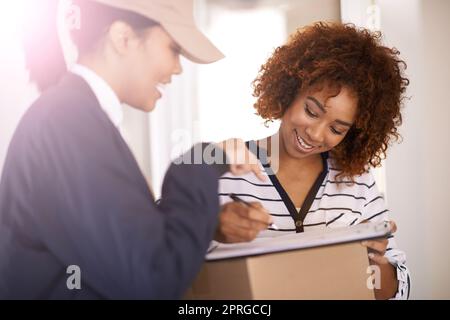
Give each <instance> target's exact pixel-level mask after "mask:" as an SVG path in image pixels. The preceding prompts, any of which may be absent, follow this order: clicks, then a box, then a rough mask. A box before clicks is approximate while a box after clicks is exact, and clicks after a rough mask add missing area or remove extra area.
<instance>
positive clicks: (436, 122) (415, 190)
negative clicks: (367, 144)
mask: <svg viewBox="0 0 450 320" xmlns="http://www.w3.org/2000/svg"><path fill="white" fill-rule="evenodd" d="M379 4H380V8H381V28H382V31H383V32H384V34H385V36H386V41H387V43H389V44H392V45H395V46H396V47H397V48H398V49H399V50H400V51H401V53H402V57H403V58H404V59H405V60H406V61H407V63H408V70H407V73H408V75H409V77H410V80H411V85H410V87H409V96H410V97H411V100H410V101H409V102H408V103H407V104H406V108H405V110H404V125H403V126H402V128H401V133H402V135H403V136H404V141H403V143H402V144H400V145H397V146H394V147H393V148H392V149H391V151H390V152H389V155H388V159H387V166H386V174H387V176H386V179H387V192H388V194H389V205H390V208H391V211H392V212H393V216H394V218H395V219H396V220H397V222H398V224H399V232H398V242H399V244H400V246H401V247H402V248H403V249H404V250H405V251H406V253H407V255H408V261H409V267H410V269H411V273H412V277H411V280H412V291H411V298H418V299H449V298H450V274H449V271H450V258H449V249H448V244H449V243H450V233H449V232H448V227H450V216H449V213H450V210H449V205H448V196H449V195H450V192H449V189H448V186H449V181H450V169H449V166H448V158H449V156H450V151H449V147H450V144H449V143H448V138H449V137H450V126H449V120H450V102H449V100H448V92H449V89H450V86H449V80H448V75H449V71H450V61H449V60H448V57H447V56H448V52H449V51H450V38H449V36H448V30H450V1H448V0H431V1H430V0H427V1H425V0H396V1H392V0H382V1H379Z"/></svg>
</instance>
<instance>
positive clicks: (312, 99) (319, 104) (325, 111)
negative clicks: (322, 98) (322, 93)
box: [306, 96, 327, 113]
mask: <svg viewBox="0 0 450 320" xmlns="http://www.w3.org/2000/svg"><path fill="white" fill-rule="evenodd" d="M306 99H308V100H311V101H312V102H314V103H315V104H316V105H317V106H318V107H319V108H320V110H322V112H323V113H327V110H325V107H324V106H323V105H322V104H321V103H320V102H319V101H318V100H317V99H316V98H314V97H310V96H308V97H306Z"/></svg>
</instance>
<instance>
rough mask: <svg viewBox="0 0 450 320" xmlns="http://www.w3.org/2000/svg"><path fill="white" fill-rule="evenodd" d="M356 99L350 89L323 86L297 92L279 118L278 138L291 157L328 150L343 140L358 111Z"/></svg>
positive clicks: (302, 156) (305, 155) (301, 156)
mask: <svg viewBox="0 0 450 320" xmlns="http://www.w3.org/2000/svg"><path fill="white" fill-rule="evenodd" d="M357 105H358V100H357V98H356V97H355V95H354V94H353V92H352V91H350V89H348V88H347V87H342V88H341V90H340V91H339V93H338V94H337V95H336V90H334V92H333V90H331V89H330V88H329V87H327V86H325V87H323V88H319V89H315V90H314V88H310V89H309V90H305V91H304V92H303V93H301V94H299V95H298V96H297V98H296V99H295V100H294V101H293V103H292V104H291V106H290V107H289V108H288V109H287V111H286V112H285V114H284V115H283V117H282V122H281V127H280V138H281V143H282V145H283V147H284V148H283V149H284V151H285V152H286V153H287V154H288V155H289V156H291V157H293V158H305V157H308V156H310V155H314V154H320V153H323V152H326V151H330V150H331V149H333V148H334V147H336V146H337V145H338V144H339V143H340V142H341V141H342V140H344V138H345V136H346V134H347V132H348V131H349V130H350V128H351V126H352V125H353V123H354V121H355V119H356V114H357Z"/></svg>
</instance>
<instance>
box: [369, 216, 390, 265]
mask: <svg viewBox="0 0 450 320" xmlns="http://www.w3.org/2000/svg"><path fill="white" fill-rule="evenodd" d="M389 223H390V224H391V226H392V231H391V233H394V232H395V231H397V225H396V224H395V222H394V221H390V222H389ZM361 244H362V245H363V246H365V247H367V249H368V251H369V259H370V260H371V261H372V262H373V263H375V264H378V265H386V264H389V260H388V259H387V258H386V257H385V256H384V254H385V253H386V249H387V246H388V239H386V238H382V239H375V240H367V241H363V242H362V243H361Z"/></svg>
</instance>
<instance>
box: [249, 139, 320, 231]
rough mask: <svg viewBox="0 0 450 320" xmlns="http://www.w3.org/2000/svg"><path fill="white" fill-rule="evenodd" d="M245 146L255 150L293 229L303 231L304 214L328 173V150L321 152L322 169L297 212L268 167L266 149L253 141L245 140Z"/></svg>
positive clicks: (306, 212)
mask: <svg viewBox="0 0 450 320" xmlns="http://www.w3.org/2000/svg"><path fill="white" fill-rule="evenodd" d="M247 147H249V149H250V150H256V151H257V153H256V156H257V157H258V159H259V161H261V163H262V165H263V167H264V169H265V171H266V173H267V174H268V176H269V178H270V181H271V182H272V184H273V186H274V187H275V189H277V191H278V193H279V194H280V196H281V199H282V200H283V202H284V204H285V205H286V208H287V209H288V211H289V214H290V215H291V217H292V219H294V224H295V231H296V232H297V233H300V232H303V231H304V228H303V225H304V221H305V219H306V215H307V214H308V212H309V209H310V208H311V205H312V204H313V202H314V199H315V197H316V195H317V192H318V191H319V189H320V187H321V185H322V183H323V181H324V180H325V178H326V176H327V174H328V161H327V159H328V152H325V153H321V157H322V165H323V170H322V172H321V173H320V175H319V176H318V177H317V179H316V181H315V182H314V184H313V186H312V187H311V189H310V190H309V192H308V195H307V196H306V198H305V201H304V202H303V205H302V207H301V208H300V212H298V211H297V208H296V207H295V205H294V203H293V202H292V200H291V198H290V197H289V195H288V194H287V192H286V191H285V190H284V188H283V186H282V185H281V183H280V181H279V180H278V178H277V176H276V175H275V174H274V173H273V170H272V168H271V167H270V163H269V161H268V159H267V151H266V150H265V149H263V148H259V146H258V145H257V144H256V142H255V141H249V142H247Z"/></svg>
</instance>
